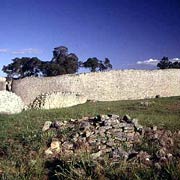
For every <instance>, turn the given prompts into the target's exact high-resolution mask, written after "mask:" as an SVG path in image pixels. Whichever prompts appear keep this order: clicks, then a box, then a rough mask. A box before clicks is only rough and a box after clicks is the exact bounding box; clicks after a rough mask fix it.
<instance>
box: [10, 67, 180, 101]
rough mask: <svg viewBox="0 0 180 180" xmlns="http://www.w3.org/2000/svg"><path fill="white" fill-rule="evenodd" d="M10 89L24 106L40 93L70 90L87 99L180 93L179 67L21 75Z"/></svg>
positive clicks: (106, 99)
mask: <svg viewBox="0 0 180 180" xmlns="http://www.w3.org/2000/svg"><path fill="white" fill-rule="evenodd" d="M12 91H13V92H15V93H16V94H17V95H19V96H20V97H21V98H22V100H23V101H24V103H25V104H26V105H28V104H30V103H31V102H33V100H34V99H35V98H36V97H37V96H39V95H40V94H42V93H47V92H73V93H78V94H83V95H85V96H86V97H87V98H88V99H89V100H98V101H115V100H127V99H144V98H152V97H155V96H156V95H160V96H161V97H167V96H179V95H180V70H176V69H169V70H153V71H147V70H118V71H114V70H113V71H108V72H97V73H85V74H79V75H62V76H56V77H46V78H35V77H31V78H24V79H21V80H15V81H13V83H12Z"/></svg>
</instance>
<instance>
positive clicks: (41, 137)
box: [0, 97, 180, 180]
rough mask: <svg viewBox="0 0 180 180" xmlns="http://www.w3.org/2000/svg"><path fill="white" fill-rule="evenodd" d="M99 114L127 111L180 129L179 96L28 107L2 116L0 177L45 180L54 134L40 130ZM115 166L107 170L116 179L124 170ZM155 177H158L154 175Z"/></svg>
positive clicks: (145, 120) (142, 121) (144, 122)
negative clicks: (48, 147)
mask: <svg viewBox="0 0 180 180" xmlns="http://www.w3.org/2000/svg"><path fill="white" fill-rule="evenodd" d="M142 102H148V105H144V104H143V103H142ZM98 114H118V115H120V116H123V115H125V114H128V115H130V116H131V117H133V118H138V119H139V122H140V124H142V125H143V126H152V125H157V126H158V127H162V128H165V129H168V130H171V131H177V130H180V97H170V98H157V99H150V100H135V101H115V102H87V103H86V104H83V105H78V106H75V107H71V108H63V109H53V110H29V111H24V112H22V113H20V114H17V115H0V142H1V143H0V179H4V180H5V179H8V180H11V179H46V178H47V176H46V171H45V163H46V162H45V159H44V150H45V149H46V145H47V142H48V140H49V139H50V138H51V137H53V135H54V134H53V133H48V132H47V133H42V132H41V129H42V126H43V124H44V122H45V121H47V120H50V121H55V120H69V119H70V118H73V119H74V118H81V117H83V116H96V115H98ZM85 159H88V157H86V158H85ZM86 164H87V163H86ZM107 167H108V166H107ZM112 169H113V168H112ZM112 169H111V170H110V169H108V170H107V171H108V172H110V171H111V172H112V173H111V177H114V178H115V177H116V176H113V173H114V174H118V173H120V172H122V169H120V170H119V171H118V172H116V171H112ZM135 171H136V170H135ZM144 171H145V170H144ZM146 171H147V172H144V173H145V174H147V175H148V173H149V177H152V174H153V173H152V172H151V170H147V169H146ZM172 172H174V171H172ZM122 174H123V173H121V177H122V179H128V178H127V177H126V175H124V176H122ZM89 177H92V176H91V175H90V176H89ZM119 177H120V175H119ZM64 178H65V177H64ZM94 178H95V177H94ZM116 178H117V177H116ZM134 178H135V179H143V178H146V176H144V174H143V173H142V172H140V175H138V176H134ZM154 178H156V177H155V176H154ZM154 178H153V179H154ZM179 178H180V177H179ZM62 179H63V178H62ZM65 179H67V177H66V178H65ZM78 179H80V178H78ZM82 179H83V178H82ZM86 179H87V178H86ZM89 179H91V178H89ZM112 179H113V178H112ZM129 179H130V178H129ZM165 179H166V178H165Z"/></svg>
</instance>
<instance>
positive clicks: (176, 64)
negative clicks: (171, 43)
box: [172, 61, 180, 69]
mask: <svg viewBox="0 0 180 180" xmlns="http://www.w3.org/2000/svg"><path fill="white" fill-rule="evenodd" d="M172 68H174V69H180V62H178V61H175V62H174V63H172Z"/></svg>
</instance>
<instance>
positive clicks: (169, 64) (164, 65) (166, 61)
mask: <svg viewBox="0 0 180 180" xmlns="http://www.w3.org/2000/svg"><path fill="white" fill-rule="evenodd" d="M157 67H159V68H160V69H169V68H172V62H171V61H169V58H168V57H163V58H162V59H161V61H160V62H159V63H158V64H157Z"/></svg>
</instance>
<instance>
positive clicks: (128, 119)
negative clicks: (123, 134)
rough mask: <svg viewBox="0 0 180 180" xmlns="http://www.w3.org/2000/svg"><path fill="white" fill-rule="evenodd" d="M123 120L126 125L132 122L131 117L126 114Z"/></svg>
mask: <svg viewBox="0 0 180 180" xmlns="http://www.w3.org/2000/svg"><path fill="white" fill-rule="evenodd" d="M123 120H124V121H126V122H127V123H131V122H132V120H131V117H130V116H129V115H127V114H126V115H125V116H124V117H123Z"/></svg>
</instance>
